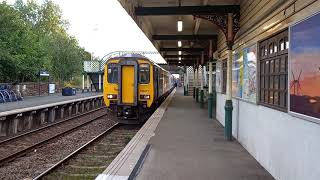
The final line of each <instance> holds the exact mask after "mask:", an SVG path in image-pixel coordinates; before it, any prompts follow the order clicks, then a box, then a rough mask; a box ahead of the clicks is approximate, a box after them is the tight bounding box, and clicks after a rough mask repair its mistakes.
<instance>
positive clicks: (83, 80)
mask: <svg viewBox="0 0 320 180" xmlns="http://www.w3.org/2000/svg"><path fill="white" fill-rule="evenodd" d="M84 78H85V77H84V74H83V75H82V92H84V83H85V79H84Z"/></svg>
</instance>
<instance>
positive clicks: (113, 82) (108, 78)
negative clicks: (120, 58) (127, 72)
mask: <svg viewBox="0 0 320 180" xmlns="http://www.w3.org/2000/svg"><path fill="white" fill-rule="evenodd" d="M111 65H112V66H113V67H112V70H113V69H117V80H116V81H112V82H111V81H110V76H109V74H111V73H109V67H110V66H111ZM107 81H108V83H109V84H118V83H119V64H118V63H109V64H108V65H107Z"/></svg>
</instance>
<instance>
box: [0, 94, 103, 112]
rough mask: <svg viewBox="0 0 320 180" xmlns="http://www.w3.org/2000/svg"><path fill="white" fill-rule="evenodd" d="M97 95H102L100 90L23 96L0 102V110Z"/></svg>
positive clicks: (4, 110)
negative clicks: (67, 94) (16, 99)
mask: <svg viewBox="0 0 320 180" xmlns="http://www.w3.org/2000/svg"><path fill="white" fill-rule="evenodd" d="M97 95H102V93H101V92H88V93H77V94H76V95H75V96H62V95H61V93H57V94H52V95H49V96H31V97H25V98H24V99H23V101H16V102H8V103H1V104H0V112H6V111H11V110H16V109H23V108H28V107H34V106H42V105H46V104H52V103H58V102H63V101H69V100H77V99H81V98H88V97H93V96H97Z"/></svg>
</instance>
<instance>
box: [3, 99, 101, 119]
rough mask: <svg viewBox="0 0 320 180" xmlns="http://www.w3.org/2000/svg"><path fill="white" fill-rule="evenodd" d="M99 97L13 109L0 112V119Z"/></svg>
mask: <svg viewBox="0 0 320 180" xmlns="http://www.w3.org/2000/svg"><path fill="white" fill-rule="evenodd" d="M99 97H103V95H96V96H90V97H84V98H80V99H73V100H67V101H61V102H56V103H51V104H45V105H40V106H33V107H28V108H21V109H15V110H10V111H4V112H0V117H3V116H9V115H12V114H19V113H23V112H28V111H35V110H39V109H44V108H49V107H53V106H59V105H63V104H69V103H74V102H78V101H84V100H88V99H93V98H99Z"/></svg>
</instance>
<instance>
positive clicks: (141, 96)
mask: <svg viewBox="0 0 320 180" xmlns="http://www.w3.org/2000/svg"><path fill="white" fill-rule="evenodd" d="M140 99H150V95H140Z"/></svg>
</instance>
